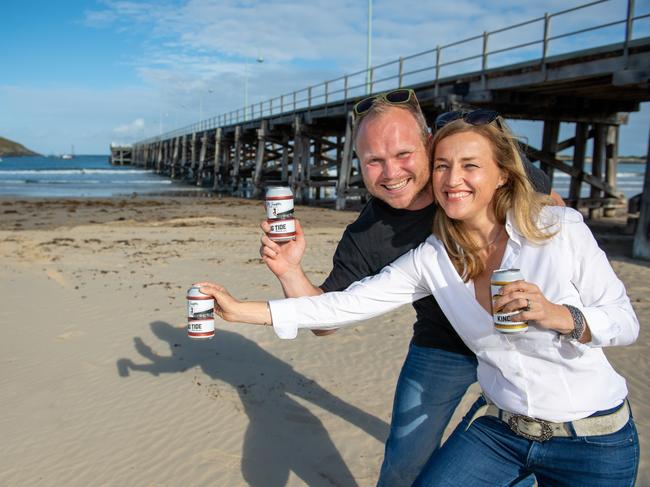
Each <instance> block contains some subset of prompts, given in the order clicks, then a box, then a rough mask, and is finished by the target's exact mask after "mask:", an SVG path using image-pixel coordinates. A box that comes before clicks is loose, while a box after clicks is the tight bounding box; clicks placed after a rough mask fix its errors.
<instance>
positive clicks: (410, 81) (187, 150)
mask: <svg viewBox="0 0 650 487" xmlns="http://www.w3.org/2000/svg"><path fill="white" fill-rule="evenodd" d="M601 3H603V2H591V3H588V4H585V5H582V6H579V7H575V8H572V9H568V10H565V11H562V12H558V13H554V14H546V15H545V16H543V17H540V18H537V19H533V20H530V21H527V22H522V23H521V24H517V25H515V26H511V27H508V28H506V29H501V30H498V31H494V32H484V33H482V34H480V35H478V36H474V37H471V38H469V39H465V40H463V41H460V42H454V43H451V44H448V45H446V46H437V47H436V48H434V49H431V50H429V51H425V52H423V53H418V54H416V55H413V56H409V57H404V58H399V59H398V60H395V61H392V62H389V63H385V64H383V65H381V66H375V67H373V68H371V69H370V72H369V73H367V72H366V71H365V70H364V71H360V72H358V73H353V74H351V75H346V76H343V77H340V78H337V79H334V80H329V81H326V82H324V83H321V84H319V85H316V86H311V87H308V88H305V89H303V90H299V91H295V92H293V93H290V94H288V95H283V96H280V97H276V98H273V99H271V100H267V101H265V102H262V103H259V104H256V105H252V106H250V107H246V108H245V109H240V110H237V111H233V112H230V113H226V114H222V115H220V116H217V117H213V118H210V119H207V120H202V121H200V122H197V123H195V124H192V125H190V126H188V127H183V128H181V129H177V130H174V131H172V132H169V133H166V134H161V135H160V136H157V137H153V138H149V139H147V140H143V141H140V142H138V143H136V144H135V145H134V146H133V149H132V150H133V164H136V165H139V166H143V167H148V168H152V169H154V170H155V171H156V172H158V173H160V174H164V175H167V176H169V177H171V178H174V179H180V180H185V181H188V182H190V183H191V184H196V185H199V186H206V187H211V188H213V189H214V190H215V191H220V192H226V193H229V194H232V195H239V196H246V197H260V196H261V195H262V194H263V193H264V190H265V188H266V187H267V186H269V185H287V186H290V187H291V188H292V189H293V191H294V194H295V196H296V199H297V201H298V202H302V203H324V202H331V203H333V204H334V206H335V207H336V208H337V209H343V208H345V206H346V204H347V203H349V202H350V201H351V200H357V201H358V200H364V199H365V198H366V190H365V188H364V186H363V181H362V179H361V174H360V170H359V162H358V160H357V159H356V158H355V156H354V152H353V148H352V140H351V134H352V120H353V119H352V112H351V110H352V107H353V106H354V104H355V103H356V102H357V101H358V100H359V99H362V98H363V97H364V96H366V95H365V92H366V89H367V87H366V78H367V79H369V80H370V84H369V88H370V90H369V91H370V92H372V93H377V92H382V91H386V90H389V89H393V88H397V87H409V88H413V89H414V90H415V92H416V94H417V97H418V100H419V101H420V104H421V106H422V109H423V111H424V113H425V116H426V117H427V120H429V121H433V120H434V118H435V116H436V115H437V114H439V113H441V112H444V111H447V110H450V109H458V108H464V107H485V108H491V109H495V110H498V111H499V112H500V113H501V114H502V115H503V116H505V117H507V118H511V119H522V120H536V121H542V122H543V129H542V130H543V134H542V142H541V147H533V146H530V145H527V146H526V151H527V154H528V157H529V159H530V160H531V161H539V162H540V164H541V168H542V170H544V171H545V172H546V173H547V174H548V176H549V177H550V178H551V179H553V177H554V176H555V175H556V174H557V172H558V171H559V172H563V173H566V174H568V175H569V176H570V180H571V183H570V189H569V194H568V198H567V199H566V202H567V204H568V205H570V206H573V207H576V208H578V207H581V208H585V207H586V208H589V214H590V216H592V217H595V216H600V215H605V216H608V215H611V214H612V213H613V211H614V210H615V209H616V208H619V207H623V206H625V204H626V201H625V198H624V197H623V195H622V193H620V192H619V191H618V189H617V186H616V174H617V161H618V133H619V127H620V125H621V124H624V123H626V122H627V118H628V114H629V113H630V112H634V111H638V110H639V106H640V103H641V102H644V101H648V100H650V90H649V88H650V82H649V80H650V37H645V38H638V39H635V38H633V35H632V33H633V27H634V25H635V23H640V22H642V21H643V22H646V23H647V22H648V21H650V18H649V17H650V14H645V15H638V16H635V15H634V1H633V0H628V4H627V11H625V12H618V13H616V12H612V16H611V18H613V19H615V18H616V17H617V16H618V17H620V20H618V21H617V20H614V21H611V20H610V19H608V20H610V21H608V22H607V23H606V24H602V25H596V26H592V27H590V28H589V29H581V30H580V31H577V32H573V33H563V34H561V35H555V34H553V32H552V29H551V25H552V20H554V19H555V18H556V17H561V16H563V15H569V14H573V13H574V12H576V11H581V10H585V11H588V10H589V9H593V8H596V6H597V5H598V4H601ZM537 24H538V25H539V28H540V37H539V40H536V41H531V42H526V43H524V44H519V45H514V46H509V47H507V48H499V49H495V50H492V51H491V50H490V49H489V45H490V40H491V38H492V37H494V36H495V35H497V34H500V33H502V32H504V31H507V30H514V29H518V28H522V27H525V26H531V25H537ZM619 24H620V27H621V29H622V31H623V32H624V34H623V35H622V39H621V40H620V42H616V43H613V44H606V45H601V46H598V47H594V48H591V49H586V50H576V51H572V52H568V53H563V54H559V55H554V56H549V55H547V53H548V52H549V49H550V47H551V45H552V42H556V41H557V40H558V39H564V38H566V37H570V36H572V35H573V36H579V35H582V34H584V33H585V32H592V31H593V32H596V33H597V32H598V30H599V29H603V28H611V26H615V25H619ZM608 39H610V40H611V36H610V37H608ZM477 41H478V42H480V43H481V44H482V49H481V50H480V52H476V53H471V51H470V53H469V54H467V53H468V51H467V50H465V51H464V52H463V54H460V55H459V56H460V57H458V56H457V57H456V58H454V57H452V55H451V54H450V53H451V52H455V51H457V50H458V46H460V45H462V44H463V43H467V44H471V43H476V42H477ZM533 45H535V46H538V47H539V52H540V57H537V58H534V59H532V60H526V61H523V62H518V63H515V64H507V65H498V66H493V65H492V63H491V62H490V60H491V59H492V57H495V56H497V55H501V54H503V53H504V52H506V51H508V52H509V51H513V52H517V50H519V49H522V48H526V49H529V48H530V47H531V46H533ZM423 60H434V61H435V63H430V64H426V65H425V66H424V67H422V63H423ZM467 63H470V64H471V63H475V64H476V65H477V69H475V70H472V71H470V72H461V73H455V74H450V75H447V76H445V75H444V74H445V73H446V72H448V71H450V70H453V68H454V67H455V66H456V65H458V64H463V65H467ZM367 75H368V76H367ZM561 123H570V124H572V126H573V127H574V128H573V134H572V136H571V137H568V138H567V139H565V140H560V138H559V133H560V124H561ZM590 141H591V143H590V144H589V142H590ZM589 145H590V146H591V151H590V153H588V152H587V148H588V146H589ZM569 148H572V150H573V155H572V157H571V160H570V161H567V160H565V158H560V157H558V154H559V153H560V152H562V151H565V150H566V149H569ZM126 153H127V152H120V151H117V154H126ZM587 158H590V159H591V161H592V164H591V170H590V171H586V170H585V167H586V166H585V161H586V159H587ZM119 160H121V161H125V160H126V159H125V158H124V156H122V158H121V159H119ZM647 181H648V177H647V176H646V182H647ZM583 184H586V185H588V187H589V188H590V189H589V195H588V196H587V197H583V196H582V195H581V187H582V185H583ZM649 184H650V183H649ZM648 191H650V188H647V187H646V188H645V189H644V193H645V195H647V192H648ZM646 200H647V198H644V200H643V201H644V204H645V206H642V208H646V207H647V206H648V204H647V201H646ZM648 220H650V217H647V216H644V215H643V211H642V215H641V217H640V221H641V222H644V223H643V225H645V227H646V228H645V230H644V229H642V230H641V233H643V232H645V235H647V234H648ZM646 246H647V244H646Z"/></svg>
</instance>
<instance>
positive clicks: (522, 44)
mask: <svg viewBox="0 0 650 487" xmlns="http://www.w3.org/2000/svg"><path fill="white" fill-rule="evenodd" d="M616 3H618V4H620V7H622V6H625V7H626V15H625V17H624V18H618V19H615V20H609V21H608V22H604V23H599V24H596V25H587V26H585V24H589V19H590V18H595V19H598V20H600V19H601V18H603V17H605V18H607V17H609V18H611V17H613V16H614V15H608V16H603V15H602V7H601V6H603V5H604V4H609V5H611V6H614V7H615V5H612V4H616ZM599 7H601V8H599ZM619 10H620V8H619ZM616 13H617V14H618V12H616ZM572 14H575V15H579V16H580V18H579V19H573V18H571V15H572ZM646 19H650V12H645V13H639V14H636V13H635V1H634V0H624V1H621V0H618V1H617V0H596V1H593V2H589V3H585V4H582V5H578V6H576V7H572V8H568V9H565V10H562V11H559V12H555V13H551V14H549V13H546V14H544V15H543V16H541V17H537V18H534V19H531V20H527V21H525V22H520V23H517V24H514V25H510V26H508V27H504V28H501V29H496V30H493V31H489V32H488V31H485V32H482V33H480V34H476V35H474V36H471V37H468V38H466V39H462V40H459V41H455V42H451V43H449V44H443V45H437V46H436V47H435V48H432V49H428V50H426V51H421V52H418V53H415V54H411V55H409V56H404V57H400V58H398V59H394V60H392V61H389V62H386V63H383V64H379V65H376V66H372V67H370V68H369V69H364V70H361V71H357V72H355V73H350V74H346V75H344V76H340V77H338V78H334V79H330V80H327V81H324V82H322V83H319V84H316V85H312V86H308V87H306V88H302V89H299V90H295V91H292V92H290V93H286V94H283V95H280V96H276V97H274V98H271V99H269V100H266V101H262V102H259V103H254V104H251V105H249V106H247V107H243V108H239V109H237V110H232V111H230V112H227V113H223V114H220V115H217V116H214V117H210V118H207V119H204V120H200V121H198V122H196V123H193V124H190V125H187V126H184V127H180V128H178V129H175V130H172V131H169V132H167V133H164V134H160V135H158V136H154V137H150V138H148V139H147V140H143V141H141V142H140V143H149V142H153V141H156V140H161V139H163V140H164V139H168V138H172V137H177V136H180V135H184V134H189V133H195V132H202V131H206V130H210V129H214V128H217V127H224V126H229V125H235V124H241V123H243V122H246V121H249V120H253V119H258V118H264V117H268V116H276V115H281V114H286V113H293V112H297V111H304V110H306V109H310V108H312V107H315V106H320V107H322V106H325V107H327V106H328V105H330V104H334V103H340V102H341V101H343V100H348V99H356V98H360V97H362V96H364V95H366V94H368V93H375V92H379V91H385V90H389V89H393V88H398V87H402V86H406V85H409V86H413V85H414V84H417V83H418V82H424V81H428V82H429V83H430V82H431V81H432V80H433V81H434V82H435V87H436V89H437V87H438V82H439V81H442V80H444V78H445V77H449V76H452V75H460V74H466V73H478V74H486V73H487V72H488V71H490V70H491V69H495V68H497V67H499V66H503V65H506V64H511V63H513V62H523V61H531V60H536V59H538V60H539V62H540V64H542V65H543V64H544V63H545V62H546V60H547V58H548V57H549V56H555V55H557V54H560V53H561V52H559V51H561V47H562V45H561V43H560V41H568V40H575V38H577V37H578V36H586V35H588V34H590V33H593V32H597V31H598V32H599V34H601V35H600V36H599V37H598V39H596V43H595V44H593V46H592V47H597V46H601V45H604V44H610V43H612V42H621V43H622V47H623V50H624V53H625V55H626V56H627V52H628V49H629V44H630V41H631V40H632V39H633V38H635V37H637V36H634V35H633V32H634V27H635V25H637V24H635V23H639V22H640V21H642V20H646ZM563 23H565V24H567V25H569V26H572V25H575V24H580V25H581V27H580V28H577V29H575V27H568V28H574V30H566V29H567V27H565V28H564V30H563V29H562V25H561V24H563ZM531 26H532V27H533V28H534V29H535V31H534V32H536V33H531V31H530V30H528V31H527V32H524V31H522V29H524V28H528V29H530V28H531ZM552 27H553V29H552ZM642 27H643V28H642V29H640V31H641V32H642V33H644V34H647V33H648V32H650V22H648V25H643V26H642ZM616 30H620V31H621V32H618V33H616V32H615V31H616ZM603 32H606V33H607V35H604V36H603V35H602V34H603ZM531 35H532V36H533V37H532V38H531ZM499 38H503V40H501V43H503V42H504V41H505V43H506V45H505V46H500V47H498V48H494V49H491V47H490V45H491V43H492V41H494V40H495V39H499ZM593 40H594V39H593V38H592V39H584V38H583V43H587V41H593ZM508 42H515V43H513V44H508ZM553 43H555V44H553ZM565 46H566V51H567V52H568V51H572V50H575V44H571V45H569V46H567V45H566V44H565ZM582 47H585V46H584V44H582ZM553 48H556V49H555V50H554V49H553ZM454 70H455V71H454Z"/></svg>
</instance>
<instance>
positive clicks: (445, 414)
mask: <svg viewBox="0 0 650 487" xmlns="http://www.w3.org/2000/svg"><path fill="white" fill-rule="evenodd" d="M476 366H477V362H476V357H474V356H468V355H462V354H459V353H453V352H447V351H445V350H440V349H437V348H425V347H418V346H415V345H411V346H410V347H409V352H408V355H407V356H406V360H405V362H404V365H403V367H402V371H401V373H400V376H399V380H398V381H397V389H396V390H395V399H394V402H393V415H392V419H391V424H390V433H389V435H388V440H387V441H386V449H385V454H384V462H383V464H382V466H381V473H380V475H379V481H378V483H377V485H378V487H396V486H399V487H402V486H410V485H411V483H412V482H413V481H414V480H415V479H416V477H417V476H418V474H419V473H420V471H421V470H422V467H423V466H424V464H425V463H426V462H427V460H429V457H430V456H431V454H432V453H433V452H434V451H436V450H437V449H438V448H439V447H440V440H441V438H442V434H443V432H444V430H445V428H446V426H447V423H449V420H450V419H451V416H452V415H453V414H454V410H455V409H456V406H458V403H459V402H460V400H461V399H462V397H463V395H464V394H465V391H467V388H468V387H469V386H470V385H471V384H473V383H474V382H476Z"/></svg>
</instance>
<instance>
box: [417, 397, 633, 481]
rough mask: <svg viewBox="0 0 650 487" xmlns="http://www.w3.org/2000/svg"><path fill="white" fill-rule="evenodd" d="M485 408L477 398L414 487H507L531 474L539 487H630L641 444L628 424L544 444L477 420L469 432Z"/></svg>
mask: <svg viewBox="0 0 650 487" xmlns="http://www.w3.org/2000/svg"><path fill="white" fill-rule="evenodd" d="M483 404H485V400H484V399H483V398H480V399H479V400H478V401H477V402H476V403H475V404H474V405H473V406H472V408H471V409H470V411H469V413H467V415H466V416H465V418H464V419H463V421H462V422H461V423H460V424H459V425H458V427H457V428H456V430H455V431H454V433H453V434H452V435H451V436H450V437H449V439H448V440H447V441H446V442H445V444H444V445H443V447H442V448H441V449H440V450H439V451H438V452H437V453H436V455H434V456H432V457H431V459H430V460H429V461H428V462H427V464H426V465H425V467H424V469H423V470H422V473H421V474H420V476H419V477H418V479H417V481H416V482H415V484H414V486H417V487H425V486H426V487H429V486H436V487H443V486H458V485H471V486H490V487H492V486H508V485H512V484H513V483H515V482H517V480H518V479H520V478H523V477H526V476H528V475H530V474H531V473H534V474H535V477H536V478H537V483H538V485H539V486H540V487H543V486H554V487H555V486H567V487H568V486H571V487H579V486H585V487H586V486H589V487H596V486H602V487H618V486H632V485H634V482H635V479H636V474H637V469H638V464H639V440H638V437H637V432H636V428H635V426H634V421H633V420H632V418H630V420H629V421H628V423H627V424H626V425H625V426H624V427H623V428H622V429H621V430H619V431H617V432H615V433H611V434H607V435H599V436H575V437H553V438H551V439H550V440H548V441H545V442H543V443H542V442H537V441H531V440H527V439H526V438H522V437H521V436H518V435H516V434H515V433H513V432H512V430H511V429H510V428H509V427H508V425H506V424H505V423H504V422H502V421H501V420H499V419H498V418H495V417H491V416H483V417H480V418H478V419H477V420H475V421H474V422H473V423H472V424H471V426H470V427H469V428H467V425H468V422H469V421H470V419H471V418H472V416H473V414H474V412H475V411H476V409H477V408H478V407H480V406H481V405H483Z"/></svg>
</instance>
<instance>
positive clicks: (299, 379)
mask: <svg viewBox="0 0 650 487" xmlns="http://www.w3.org/2000/svg"><path fill="white" fill-rule="evenodd" d="M151 329H152V330H153V332H154V334H155V335H156V336H157V337H158V338H159V339H161V340H163V341H165V342H167V344H168V346H169V350H170V355H169V356H161V355H157V354H154V353H153V351H152V350H151V348H150V347H149V346H148V345H147V344H145V343H144V342H143V341H142V339H140V338H139V337H136V338H135V339H134V342H135V348H136V350H137V351H138V353H140V355H141V356H142V357H143V358H145V359H146V360H147V361H148V363H144V364H138V363H134V362H133V361H132V360H129V359H126V358H123V359H120V360H118V361H117V369H118V372H119V374H120V376H122V377H127V376H128V375H129V373H130V371H141V372H148V373H150V374H153V375H156V376H157V375H159V374H170V373H176V372H184V371H186V370H188V369H190V368H192V367H197V366H198V367H200V368H201V369H202V370H203V372H204V373H205V374H207V375H208V376H209V377H210V378H211V379H212V380H214V381H221V382H225V383H227V384H229V385H230V386H231V387H232V388H233V389H234V390H236V391H237V393H238V394H239V398H240V400H241V404H242V405H243V407H244V410H245V411H246V414H247V415H248V419H249V422H248V425H247V428H246V433H245V439H244V447H243V452H242V463H241V468H242V473H243V476H244V478H245V479H246V481H247V482H248V483H249V485H251V486H253V487H275V486H284V485H286V483H287V480H288V478H289V472H291V471H293V472H294V473H295V474H296V475H297V476H298V477H300V478H301V479H302V480H303V481H304V482H305V483H306V484H307V485H309V486H320V485H322V486H331V485H336V486H345V487H348V486H356V485H357V482H356V481H355V479H354V478H353V476H352V474H351V472H350V470H349V469H348V467H347V466H346V464H345V462H344V461H343V459H342V458H341V455H340V454H339V452H338V451H337V449H336V447H335V445H334V443H332V440H331V438H330V436H329V434H328V433H327V430H326V429H325V427H324V426H323V424H322V423H321V421H320V420H319V419H318V418H317V417H316V416H314V415H313V414H312V413H311V412H310V411H309V410H308V409H307V408H305V407H304V406H302V405H301V404H300V403H299V402H298V401H296V400H294V399H293V398H292V397H291V396H296V397H300V398H302V399H304V400H307V401H309V402H310V403H312V404H314V405H316V406H318V407H320V408H322V409H324V410H326V411H328V412H329V413H331V414H334V415H336V416H339V417H340V418H342V419H344V420H345V421H347V422H349V423H351V424H352V425H354V426H356V427H358V428H360V429H362V430H363V431H365V432H367V433H368V434H369V435H371V436H373V437H374V438H376V439H377V440H378V441H380V442H383V441H384V439H385V437H386V435H387V433H388V425H387V424H386V423H385V422H384V421H382V420H380V419H378V418H376V417H374V416H372V415H370V414H368V413H366V412H364V411H362V410H360V409H359V408H357V407H355V406H352V405H350V404H348V403H346V402H344V401H342V400H341V399H339V398H338V397H336V396H334V395H332V394H330V393H329V392H328V391H326V390H325V389H323V388H322V387H320V386H319V385H318V384H317V383H316V382H314V381H313V380H310V379H308V378H307V377H305V376H303V375H301V374H299V373H297V372H296V371H294V370H293V367H291V365H288V364H287V363H285V362H283V361H281V360H279V359H277V358H276V357H274V356H273V355H271V354H270V353H268V352H266V351H265V350H264V349H262V348H261V347H259V346H258V345H257V344H256V343H255V342H253V341H251V340H248V339H247V338H245V337H243V336H241V335H239V334H237V333H233V332H229V331H223V330H218V331H217V335H216V336H215V339H214V340H210V341H208V342H196V341H191V340H188V339H187V335H186V331H185V329H182V328H175V327H173V326H171V325H170V324H169V323H165V322H162V321H156V322H153V323H151ZM296 424H298V426H297V427H296ZM296 431H298V434H296Z"/></svg>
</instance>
